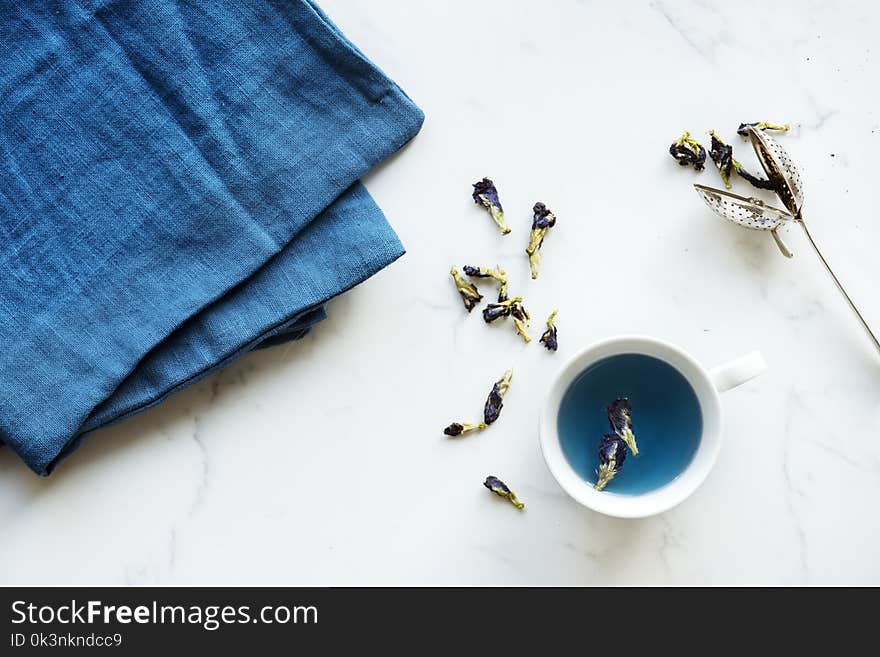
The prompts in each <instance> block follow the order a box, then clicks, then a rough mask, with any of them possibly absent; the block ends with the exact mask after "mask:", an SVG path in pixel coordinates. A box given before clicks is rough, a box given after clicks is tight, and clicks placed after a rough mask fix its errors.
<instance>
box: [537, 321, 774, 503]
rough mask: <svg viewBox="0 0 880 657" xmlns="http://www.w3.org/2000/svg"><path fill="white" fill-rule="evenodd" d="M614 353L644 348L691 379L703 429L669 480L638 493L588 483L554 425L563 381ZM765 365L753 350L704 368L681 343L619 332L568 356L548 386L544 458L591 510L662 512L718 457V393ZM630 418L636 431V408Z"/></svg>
mask: <svg viewBox="0 0 880 657" xmlns="http://www.w3.org/2000/svg"><path fill="white" fill-rule="evenodd" d="M618 354H645V355H648V356H653V357H654V358H658V359H660V360H662V361H664V362H666V363H668V364H669V365H671V366H673V367H674V368H675V369H677V370H678V371H679V372H680V373H681V374H682V375H683V376H684V377H685V378H686V379H687V380H688V382H689V383H690V385H691V387H692V388H693V390H694V392H695V393H696V395H697V400H698V401H699V404H700V410H701V411H702V414H703V433H702V436H701V438H700V442H699V445H698V447H697V451H696V453H695V454H694V456H693V459H692V460H691V462H690V464H689V465H688V466H687V468H685V469H684V471H682V473H681V474H680V475H679V476H678V477H676V478H675V479H674V480H672V481H671V482H669V483H668V484H666V485H664V486H661V487H660V488H657V489H655V490H651V491H649V492H646V493H642V494H638V495H622V494H617V493H614V492H611V491H610V490H607V489H606V490H603V491H597V490H596V489H595V488H593V484H592V483H591V482H588V481H585V480H584V479H583V478H582V477H580V476H579V475H578V474H577V472H575V471H574V469H573V468H572V467H571V465H570V464H569V462H568V460H567V459H566V458H565V455H564V454H563V452H562V447H561V445H560V442H559V433H558V431H557V417H558V415H559V406H560V404H561V403H562V398H563V395H564V394H565V392H566V390H568V387H569V386H570V385H571V384H572V382H573V381H574V380H575V379H576V378H577V377H578V375H579V374H580V373H581V372H583V371H584V370H586V369H587V368H588V367H590V366H591V365H593V364H594V363H596V362H598V361H600V360H602V359H604V358H607V357H609V356H615V355H618ZM766 369H767V363H766V362H765V361H764V357H763V356H762V355H761V354H760V353H759V352H757V351H754V352H752V353H750V354H748V355H746V356H743V357H742V358H738V359H737V360H734V361H732V362H730V363H727V364H726V365H722V366H720V367H716V368H714V369H711V370H709V369H706V368H705V367H703V366H702V365H700V364H699V363H698V362H697V361H696V360H694V359H693V358H692V357H691V356H690V355H688V354H687V352H685V351H683V350H682V349H679V348H678V347H676V346H674V345H671V344H669V343H668V342H663V341H662V340H657V339H655V338H649V337H644V336H619V337H614V338H609V339H607V340H603V341H601V342H597V343H595V344H593V345H591V346H589V347H587V348H586V349H583V350H581V351H580V352H578V353H577V354H575V355H574V356H573V357H572V358H570V359H569V360H568V361H567V362H566V363H565V364H564V365H563V366H562V368H561V369H560V370H559V372H558V373H557V375H556V377H555V379H554V381H553V383H552V385H551V386H550V392H549V394H548V396H547V401H546V403H545V404H544V410H543V413H542V415H541V426H540V434H541V449H542V451H543V453H544V460H545V461H546V462H547V467H549V468H550V472H551V473H552V474H553V476H554V477H555V478H556V481H557V482H559V485H560V486H562V488H563V490H565V492H566V493H568V494H569V495H570V496H571V497H573V498H574V499H575V500H577V501H578V502H580V503H581V504H583V505H584V506H586V507H589V508H590V509H593V510H594V511H598V512H599V513H604V514H606V515H609V516H616V517H619V518H642V517H645V516H651V515H655V514H658V513H663V512H664V511H667V510H668V509H671V508H672V507H674V506H675V505H677V504H679V503H680V502H683V501H684V500H685V499H687V497H689V496H690V495H691V494H692V493H693V492H694V491H696V490H697V488H699V487H700V484H702V483H703V481H704V480H705V479H706V477H707V476H708V474H709V471H710V470H711V469H712V467H713V466H714V465H715V461H716V460H717V459H718V452H719V451H720V449H721V436H722V426H723V421H722V413H721V400H720V398H719V396H718V393H720V392H724V391H725V390H730V389H731V388H735V387H736V386H738V385H740V384H742V383H745V382H746V381H748V380H749V379H752V378H753V377H756V376H758V375H759V374H761V373H762V372H764V371H765V370H766ZM633 424H634V426H635V429H636V436H638V415H637V411H634V416H633ZM638 458H645V456H644V455H642V456H639V457H638Z"/></svg>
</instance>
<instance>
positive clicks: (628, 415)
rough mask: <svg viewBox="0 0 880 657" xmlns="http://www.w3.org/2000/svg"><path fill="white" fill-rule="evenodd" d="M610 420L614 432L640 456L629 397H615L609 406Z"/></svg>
mask: <svg viewBox="0 0 880 657" xmlns="http://www.w3.org/2000/svg"><path fill="white" fill-rule="evenodd" d="M608 421H609V422H610V423H611V428H612V429H614V433H616V434H617V435H618V436H619V437H620V439H621V440H623V442H625V443H626V446H627V447H629V451H631V452H632V453H633V456H638V454H639V448H638V446H637V445H636V436H635V434H634V433H633V431H632V407H631V406H630V405H629V399H627V398H626V397H622V398H621V399H615V400H614V401H613V402H612V403H611V405H610V406H608Z"/></svg>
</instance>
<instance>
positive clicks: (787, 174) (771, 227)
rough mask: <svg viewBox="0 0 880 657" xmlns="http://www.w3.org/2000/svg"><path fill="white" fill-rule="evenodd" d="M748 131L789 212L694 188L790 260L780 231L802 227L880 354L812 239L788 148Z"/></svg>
mask: <svg viewBox="0 0 880 657" xmlns="http://www.w3.org/2000/svg"><path fill="white" fill-rule="evenodd" d="M748 132H749V139H750V140H751V142H752V147H753V148H754V149H755V154H756V155H757V156H758V161H759V162H760V163H761V166H762V167H764V171H765V172H766V173H767V178H768V179H769V180H770V182H771V184H772V185H773V191H774V192H776V195H777V196H778V197H779V199H780V200H781V201H782V204H783V205H784V206H785V207H786V210H780V209H778V208H774V207H772V206H769V205H767V204H765V203H764V202H763V201H761V200H760V199H757V198H746V197H744V196H739V195H737V194H732V193H730V192H728V191H724V190H721V189H715V188H713V187H706V186H705V185H694V187H695V188H696V190H697V193H698V194H699V195H700V198H702V199H703V201H705V203H706V205H708V206H709V207H710V208H711V209H712V211H713V212H715V214H717V215H719V216H721V217H723V218H725V219H727V220H729V221H732V222H734V223H736V224H739V225H740V226H745V227H746V228H752V229H755V230H766V231H770V234H771V235H772V236H773V239H774V240H775V241H776V245H777V246H778V247H779V250H780V251H781V252H782V253H783V255H785V256H786V257H788V258H790V257H792V253H791V251H790V250H789V249H788V247H787V246H786V245H785V244H784V243H783V241H782V238H781V237H780V236H779V234H778V232H777V229H778V228H779V227H780V226H782V225H783V224H785V223H789V222H795V223H797V224H800V226H801V228H803V230H804V234H805V235H806V236H807V241H809V243H810V246H812V247H813V250H814V251H815V252H816V255H817V256H819V260H821V261H822V264H823V265H824V266H825V269H826V270H827V271H828V273H829V274H830V275H831V278H832V280H833V281H834V283H835V284H836V285H837V289H839V290H840V292H841V293H842V294H843V296H844V298H845V299H846V301H847V303H848V304H849V306H850V308H852V310H853V312H854V313H855V314H856V317H858V318H859V321H860V322H861V323H862V326H863V327H864V328H865V331H867V332H868V335H869V336H870V338H871V340H872V341H873V343H874V346H875V347H876V348H877V350H878V351H880V341H878V340H877V337H876V336H875V335H874V332H873V331H871V327H870V326H868V323H867V322H866V321H865V318H864V317H862V314H861V313H860V312H859V309H858V308H856V305H855V304H854V303H853V301H852V299H850V298H849V294H847V293H846V290H845V289H844V288H843V285H841V283H840V281H839V280H838V278H837V276H836V275H835V274H834V272H833V271H832V270H831V266H830V265H829V264H828V261H827V260H825V256H823V255H822V252H821V251H820V250H819V247H818V246H817V245H816V242H815V241H814V240H813V236H812V235H810V231H809V230H808V229H807V224H806V223H805V222H804V217H803V214H802V212H801V208H802V206H803V204H804V188H803V183H802V182H801V174H800V172H799V171H798V169H797V167H796V166H795V165H794V163H793V162H792V161H791V158H790V157H789V156H788V153H786V152H785V149H784V148H783V147H782V146H781V145H780V144H779V143H777V142H776V141H775V140H774V139H772V138H771V137H770V136H769V135H767V134H766V133H765V132H764V131H762V130H757V129H755V128H754V127H749V128H748Z"/></svg>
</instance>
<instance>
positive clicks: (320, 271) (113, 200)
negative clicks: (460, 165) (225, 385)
mask: <svg viewBox="0 0 880 657" xmlns="http://www.w3.org/2000/svg"><path fill="white" fill-rule="evenodd" d="M0 62H2V64H0V166H2V175H0V344H2V345H3V349H2V350H0V439H2V441H3V442H5V443H6V444H8V445H9V446H11V447H12V449H14V450H15V451H16V452H17V453H18V454H19V455H20V456H21V457H22V458H23V459H24V461H25V462H26V463H27V464H28V465H29V466H30V467H31V468H32V469H33V470H34V471H35V472H37V473H39V474H42V475H46V474H49V473H50V472H51V471H52V469H53V468H54V467H55V465H56V464H57V463H58V462H59V460H61V459H62V458H64V457H65V456H67V455H68V454H69V453H70V452H71V451H72V450H73V449H75V448H76V447H77V445H79V443H80V441H81V440H82V438H83V436H84V435H85V434H87V433H88V432H90V431H93V430H94V429H97V428H99V427H102V426H105V425H107V424H110V423H113V422H116V421H118V420H120V419H122V418H124V417H127V416H129V415H131V414H133V413H136V412H138V411H141V410H143V409H145V408H147V407H149V406H151V405H154V404H156V403H158V402H160V401H161V400H163V399H164V398H165V397H167V396H168V395H169V394H171V393H173V392H174V391H176V390H178V389H180V388H181V387H184V386H186V385H188V384H190V383H192V382H194V381H196V380H198V379H199V378H200V377H203V376H205V375H206V374H208V373H210V372H211V371H213V370H215V369H217V368H218V367H221V366H223V365H225V364H227V363H228V362H230V361H231V360H233V359H234V358H236V357H237V356H239V355H241V354H242V353H245V352H246V351H248V350H250V349H252V348H254V347H256V346H258V345H260V344H261V343H267V344H269V343H276V342H279V341H284V340H289V339H296V338H298V337H301V336H302V335H304V334H305V332H307V331H308V330H309V328H310V327H311V326H312V325H313V324H315V323H316V322H318V321H320V320H321V319H322V318H323V316H324V315H323V312H324V311H323V306H322V304H323V303H324V302H325V301H327V300H328V299H330V298H332V297H333V296H335V295H337V294H339V293H340V292H343V291H345V290H347V289H348V288H350V287H352V286H353V285H356V284H357V283H359V282H361V281H363V280H364V279H365V278H367V277H369V276H370V275H372V274H374V273H375V272H377V271H378V270H380V269H381V268H382V267H384V266H386V265H387V264H389V263H390V262H392V261H393V260H395V259H396V258H398V257H399V256H400V255H401V254H402V253H403V247H402V246H401V244H400V242H399V241H398V239H397V237H396V236H395V234H394V232H393V230H392V229H391V228H390V226H389V225H388V223H387V222H386V220H385V218H384V216H383V215H382V212H381V211H380V210H379V208H378V207H377V206H376V205H375V203H374V202H373V200H372V199H371V198H370V196H369V194H368V193H367V192H366V190H365V189H364V188H363V186H361V185H360V183H359V182H357V180H358V178H360V177H361V176H362V175H363V174H364V173H365V172H367V171H368V170H369V169H370V168H372V167H373V166H374V165H375V164H376V163H378V162H379V161H381V160H382V159H384V158H386V157H387V156H388V155H390V154H392V153H394V152H395V151H396V150H398V149H399V148H400V147H401V146H402V145H403V144H405V143H406V142H407V141H409V140H410V139H411V138H412V137H413V136H414V135H415V134H416V133H417V132H418V130H419V128H420V126H421V123H422V120H423V115H422V113H421V111H420V110H419V109H418V108H417V107H416V106H415V105H414V104H413V103H412V101H411V100H410V99H409V98H408V97H407V96H406V95H405V94H404V93H403V92H402V91H401V90H400V88H399V87H397V85H395V84H394V83H393V82H392V81H391V80H389V79H388V78H387V77H386V76H385V75H384V74H383V73H382V72H381V71H380V70H378V69H377V68H376V67H375V66H374V65H373V64H371V63H370V62H369V61H368V60H367V59H366V58H365V57H364V56H363V54H361V53H360V51H358V50H357V49H356V48H355V47H354V46H353V45H352V44H351V43H350V42H349V41H348V40H347V39H346V38H345V37H344V36H343V35H342V34H341V33H340V32H339V31H338V30H337V29H336V28H335V26H333V25H332V24H331V23H330V22H329V20H328V19H327V18H326V16H324V15H323V14H322V13H321V12H320V10H319V9H318V8H317V7H316V6H315V5H314V4H313V3H311V2H305V1H296V0H284V1H282V0H278V1H275V2H273V1H271V0H241V1H237V0H210V1H205V0H202V1H195V0H194V1H193V2H170V1H168V2H165V1H160V0H152V1H150V0H141V1H136V2H134V1H130V0H129V1H120V2H108V1H94V2H89V1H87V0H81V1H80V2H70V1H58V2H42V3H3V5H2V8H0Z"/></svg>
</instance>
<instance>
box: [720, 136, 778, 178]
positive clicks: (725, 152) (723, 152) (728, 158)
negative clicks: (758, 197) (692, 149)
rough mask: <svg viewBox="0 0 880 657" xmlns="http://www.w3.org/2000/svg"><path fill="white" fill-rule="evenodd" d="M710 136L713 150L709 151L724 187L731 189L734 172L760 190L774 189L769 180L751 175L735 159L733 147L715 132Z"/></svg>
mask: <svg viewBox="0 0 880 657" xmlns="http://www.w3.org/2000/svg"><path fill="white" fill-rule="evenodd" d="M709 135H710V136H711V137H712V149H711V150H710V151H709V156H710V157H711V158H712V161H713V162H714V163H715V166H716V167H718V173H720V174H721V180H723V181H724V186H725V187H726V188H727V189H730V176H732V175H733V172H734V171H736V173H738V174H739V175H740V176H742V177H743V178H744V179H745V180H747V181H749V182H750V183H751V184H752V185H753V186H754V187H757V188H758V189H773V184H772V183H771V182H770V181H769V180H764V179H763V178H759V177H758V176H756V175H754V174H752V173H749V172H748V171H746V168H745V167H744V166H743V165H742V164H740V163H739V162H738V161H736V160H735V159H734V158H733V146H730V145H729V144H725V143H724V142H723V141H721V140H720V139H719V138H718V135H716V134H715V131H714V130H710V131H709Z"/></svg>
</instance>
